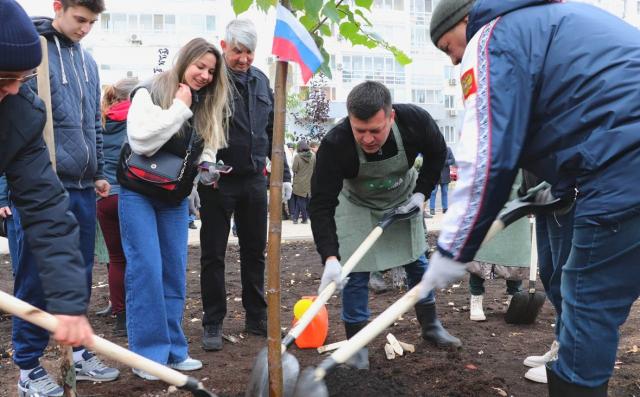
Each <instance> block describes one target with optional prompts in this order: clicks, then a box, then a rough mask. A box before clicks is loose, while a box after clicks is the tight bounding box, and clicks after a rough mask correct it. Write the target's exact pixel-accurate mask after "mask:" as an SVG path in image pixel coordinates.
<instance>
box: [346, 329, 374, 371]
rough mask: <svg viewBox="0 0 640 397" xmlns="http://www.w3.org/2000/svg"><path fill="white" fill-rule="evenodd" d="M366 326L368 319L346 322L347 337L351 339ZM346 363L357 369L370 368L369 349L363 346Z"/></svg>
mask: <svg viewBox="0 0 640 397" xmlns="http://www.w3.org/2000/svg"><path fill="white" fill-rule="evenodd" d="M366 326H367V321H361V322H359V323H344V331H345V333H346V334H347V339H351V338H352V337H353V336H354V335H355V334H357V333H358V332H359V331H360V330H361V329H362V328H364V327H366ZM345 365H347V366H349V367H351V368H355V369H369V349H368V348H366V347H363V348H362V349H360V350H358V351H357V352H356V353H355V354H354V355H353V356H351V358H349V359H348V360H347V362H345Z"/></svg>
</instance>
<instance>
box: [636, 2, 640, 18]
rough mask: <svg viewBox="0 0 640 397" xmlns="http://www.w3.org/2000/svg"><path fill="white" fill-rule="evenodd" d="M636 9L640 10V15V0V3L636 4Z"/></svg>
mask: <svg viewBox="0 0 640 397" xmlns="http://www.w3.org/2000/svg"><path fill="white" fill-rule="evenodd" d="M636 11H637V12H638V15H640V0H638V3H637V4H636Z"/></svg>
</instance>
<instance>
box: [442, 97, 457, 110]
mask: <svg viewBox="0 0 640 397" xmlns="http://www.w3.org/2000/svg"><path fill="white" fill-rule="evenodd" d="M454 100H455V97H454V96H453V95H445V96H444V108H445V109H453V108H454Z"/></svg>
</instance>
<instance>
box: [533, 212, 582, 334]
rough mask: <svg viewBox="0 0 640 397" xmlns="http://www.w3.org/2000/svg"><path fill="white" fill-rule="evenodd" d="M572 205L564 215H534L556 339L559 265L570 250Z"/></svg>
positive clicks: (542, 276) (559, 310) (559, 311)
mask: <svg viewBox="0 0 640 397" xmlns="http://www.w3.org/2000/svg"><path fill="white" fill-rule="evenodd" d="M573 215H574V210H573V209H572V210H571V211H569V212H568V213H566V214H564V215H555V214H550V215H539V216H536V240H537V244H538V266H539V269H540V280H541V281H542V285H544V290H545V291H546V293H547V298H549V301H550V302H551V304H553V307H554V308H555V309H556V327H555V334H556V339H557V338H558V335H560V328H561V327H562V318H561V315H562V296H561V295H560V284H561V281H562V268H563V266H564V264H565V263H566V262H567V258H569V252H571V238H572V236H573Z"/></svg>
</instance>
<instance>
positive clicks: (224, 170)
mask: <svg viewBox="0 0 640 397" xmlns="http://www.w3.org/2000/svg"><path fill="white" fill-rule="evenodd" d="M198 168H201V169H204V170H207V171H218V172H219V173H221V174H228V173H230V172H231V170H233V167H232V166H230V165H224V164H216V163H211V162H209V161H203V162H202V163H200V165H198Z"/></svg>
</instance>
